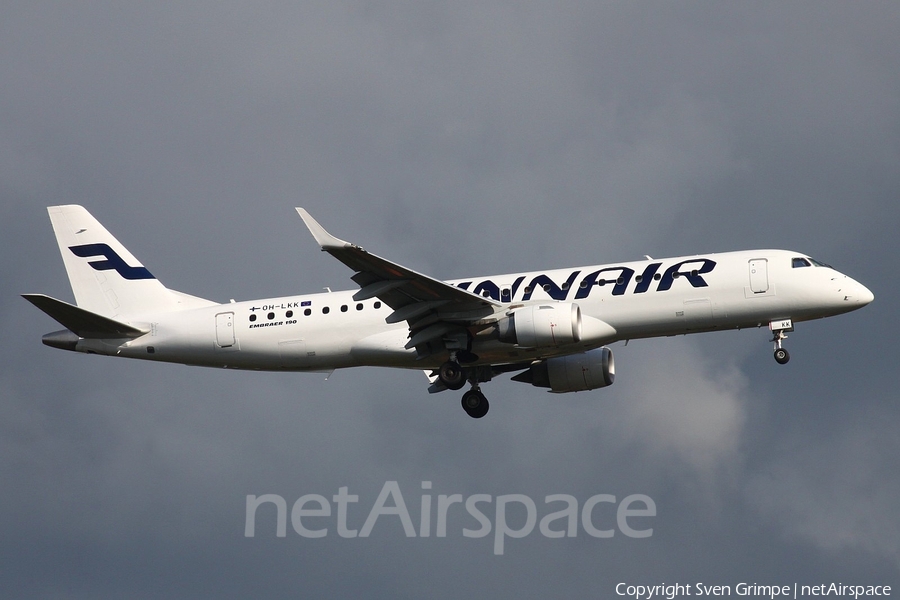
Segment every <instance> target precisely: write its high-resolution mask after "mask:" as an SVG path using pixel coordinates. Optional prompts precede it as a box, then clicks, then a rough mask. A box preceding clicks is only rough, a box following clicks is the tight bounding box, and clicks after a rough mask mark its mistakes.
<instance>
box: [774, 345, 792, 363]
mask: <svg viewBox="0 0 900 600" xmlns="http://www.w3.org/2000/svg"><path fill="white" fill-rule="evenodd" d="M789 360H791V355H790V354H788V351H787V350H785V349H784V348H778V349H777V350H775V362H777V363H778V364H779V365H786V364H787V362H788V361H789Z"/></svg>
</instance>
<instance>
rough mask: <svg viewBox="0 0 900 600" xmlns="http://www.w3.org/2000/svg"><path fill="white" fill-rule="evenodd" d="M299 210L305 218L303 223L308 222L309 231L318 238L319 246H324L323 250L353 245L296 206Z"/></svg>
mask: <svg viewBox="0 0 900 600" xmlns="http://www.w3.org/2000/svg"><path fill="white" fill-rule="evenodd" d="M294 209H295V210H296V211H297V214H298V215H300V218H301V219H303V223H305V224H306V228H307V229H309V232H310V233H311V234H312V236H313V237H314V238H315V239H316V242H318V244H319V246H321V247H322V250H326V249H328V248H346V247H347V246H351V245H352V244H350V243H349V242H345V241H344V240H342V239H339V238H336V237H334V236H333V235H331V234H330V233H328V232H327V231H325V228H324V227H322V226H321V225H320V224H319V222H318V221H316V220H315V219H314V218H313V217H312V215H311V214H309V212H308V211H307V210H306V209H305V208H301V207H299V206H297V207H294Z"/></svg>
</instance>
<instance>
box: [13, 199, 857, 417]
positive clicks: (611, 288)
mask: <svg viewBox="0 0 900 600" xmlns="http://www.w3.org/2000/svg"><path fill="white" fill-rule="evenodd" d="M48 211H49V213H50V220H51V222H52V224H53V230H54V232H55V233H56V239H57V242H58V244H59V249H60V252H61V253H62V257H63V262H64V263H65V266H66V271H67V272H68V276H69V282H70V283H71V285H72V291H73V292H74V294H75V302H76V305H72V304H69V303H67V302H63V301H61V300H57V299H55V298H51V297H49V296H45V295H42V294H25V295H24V296H23V297H24V298H25V299H26V300H28V301H29V302H31V303H32V304H34V305H35V306H36V307H38V308H39V309H41V310H42V311H44V312H45V313H47V314H48V315H49V316H50V317H52V318H53V319H55V320H56V321H57V322H59V323H60V324H61V325H62V326H63V327H65V329H64V330H62V331H57V332H54V333H48V334H47V335H45V336H44V337H43V343H44V344H46V345H47V346H51V347H54V348H61V349H63V350H73V351H76V352H85V353H88V354H105V355H107V356H121V357H126V358H140V359H144V360H156V361H162V362H172V363H183V364H187V365H201V366H206V367H221V368H228V369H253V370H267V371H317V372H331V371H333V370H335V369H340V368H346V367H357V366H378V367H398V368H406V369H420V370H423V371H425V373H426V376H427V377H428V379H429V381H430V383H431V385H430V387H429V388H428V391H429V392H432V393H434V392H440V391H443V390H446V389H451V390H458V389H461V388H462V387H464V386H465V385H466V383H468V384H469V385H470V389H469V391H467V392H466V393H465V394H463V397H462V406H463V409H464V410H465V411H466V413H467V414H468V415H469V416H471V417H474V418H481V417H483V416H484V415H485V414H486V413H487V411H488V407H489V405H488V401H487V399H486V398H485V396H484V394H482V392H481V389H480V385H481V384H482V383H485V382H487V381H490V380H491V379H492V378H493V377H494V376H496V375H498V374H501V373H514V372H518V374H516V375H514V376H513V377H512V379H513V380H514V381H520V382H524V383H530V384H531V385H534V386H538V387H545V388H549V391H551V392H554V393H564V392H577V391H583V390H592V389H596V388H602V387H605V386H608V385H611V384H612V383H613V380H614V379H615V362H614V360H613V353H612V350H610V349H609V348H608V345H609V344H612V343H613V342H617V341H620V340H626V341H627V340H630V339H636V338H652V337H661V336H672V335H681V334H688V333H697V332H703V331H720V330H726V329H741V328H747V327H763V326H768V328H769V329H770V330H771V331H772V335H773V337H772V340H771V341H772V342H773V343H774V348H775V360H776V361H778V362H779V363H781V364H785V363H787V362H788V360H789V358H790V356H789V355H788V352H787V350H786V349H785V348H784V347H783V346H782V341H783V340H784V339H785V338H786V337H787V335H786V333H787V332H790V331H793V329H794V324H795V323H797V322H800V321H809V320H812V319H820V318H823V317H830V316H833V315H838V314H841V313H846V312H850V311H852V310H856V309H858V308H862V307H863V306H865V305H867V304H868V303H870V302H871V301H872V300H873V299H874V296H873V295H872V292H870V291H869V290H868V289H866V287H865V286H863V285H862V284H860V283H857V282H856V281H854V280H853V279H851V278H850V277H847V276H846V275H843V274H841V273H839V272H838V271H836V270H835V269H833V268H832V267H830V266H828V265H826V264H824V263H821V262H819V261H816V260H813V259H812V258H810V257H809V256H806V255H805V254H802V253H799V252H791V251H785V250H749V251H742V252H725V253H719V254H702V255H696V256H679V257H675V258H663V259H654V258H651V257H649V256H647V257H645V260H641V261H632V262H622V263H613V264H603V265H593V266H586V267H575V268H570V269H560V270H554V271H539V272H529V273H513V274H509V275H497V276H491V277H472V278H467V279H459V280H454V281H446V282H445V281H439V280H437V279H433V278H431V277H429V276H427V275H422V274H420V273H417V272H415V271H413V270H411V269H408V268H406V267H403V266H401V265H398V264H396V263H393V262H391V261H389V260H386V259H384V258H380V257H378V256H375V255H374V254H370V253H369V252H367V251H365V250H364V249H362V248H361V247H359V246H357V245H355V244H351V243H349V242H345V241H343V240H340V239H338V238H336V237H334V236H333V235H331V234H329V233H328V232H327V231H325V229H324V228H323V227H322V226H321V225H319V223H318V222H316V221H315V220H314V219H313V218H312V217H311V216H310V215H309V213H308V212H306V211H305V210H304V209H302V208H298V209H297V212H298V213H299V214H300V217H301V218H302V219H303V221H304V223H305V224H306V226H307V228H309V231H310V232H311V233H312V235H313V237H314V238H315V240H316V242H318V243H319V245H320V246H321V249H322V250H323V251H325V252H328V253H329V254H331V255H332V256H334V257H335V258H337V259H338V260H339V261H341V262H342V263H344V264H345V265H347V266H348V267H350V268H351V269H352V270H353V271H354V274H353V275H352V276H351V279H352V280H353V281H354V282H355V283H356V284H357V285H358V286H359V288H360V289H358V290H356V291H345V292H329V293H318V294H309V295H297V296H289V297H283V298H262V299H260V300H253V301H250V302H234V301H233V300H232V301H231V302H230V303H228V304H219V303H216V302H212V301H210V300H204V299H202V298H197V297H195V296H190V295H187V294H183V293H181V292H176V291H174V290H170V289H168V288H166V287H165V286H164V285H163V284H162V283H161V282H160V281H159V280H158V279H157V278H156V277H154V276H153V275H152V274H151V273H150V271H148V270H147V269H146V268H145V267H144V266H143V265H142V264H141V263H140V262H139V261H138V260H137V259H136V258H135V257H134V256H132V254H131V253H130V252H128V250H126V249H125V247H124V246H122V244H120V243H119V241H118V240H116V238H114V237H113V236H112V235H111V234H110V233H109V232H108V231H107V230H106V229H105V228H104V227H103V226H102V225H101V224H100V223H99V222H98V221H97V220H96V219H94V217H92V216H91V215H90V213H88V211H87V210H85V209H84V208H83V207H81V206H75V205H70V206H51V207H50V208H48Z"/></svg>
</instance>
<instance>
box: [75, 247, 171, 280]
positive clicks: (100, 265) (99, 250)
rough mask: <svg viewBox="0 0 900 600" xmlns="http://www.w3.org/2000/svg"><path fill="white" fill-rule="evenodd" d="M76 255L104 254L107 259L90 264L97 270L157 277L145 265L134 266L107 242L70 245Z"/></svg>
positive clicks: (132, 276) (136, 276) (126, 277)
mask: <svg viewBox="0 0 900 600" xmlns="http://www.w3.org/2000/svg"><path fill="white" fill-rule="evenodd" d="M69 250H71V251H72V253H73V254H75V256H78V257H81V258H88V257H91V256H103V257H105V258H106V260H95V261H92V262H89V263H88V264H89V265H91V266H92V267H94V269H96V270H97V271H113V270H114V271H116V272H117V273H118V274H119V275H121V276H122V277H124V278H125V279H132V280H134V279H156V277H154V276H153V275H151V274H150V271H148V270H147V269H145V268H144V267H132V266H130V265H129V264H128V263H126V262H125V260H124V259H123V258H122V257H121V256H119V255H118V254H116V251H115V250H113V249H112V248H110V247H109V246H108V245H107V244H84V245H82V246H69Z"/></svg>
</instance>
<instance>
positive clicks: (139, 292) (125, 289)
mask: <svg viewBox="0 0 900 600" xmlns="http://www.w3.org/2000/svg"><path fill="white" fill-rule="evenodd" d="M47 212H49V213H50V221H51V222H52V223H53V231H54V233H55V234H56V241H57V243H58V244H59V251H60V253H61V254H62V258H63V262H64V263H65V265H66V272H67V273H68V275H69V283H71V284H72V292H73V293H74V294H75V302H76V304H77V305H78V306H79V307H80V308H83V309H85V310H88V311H91V312H94V313H97V314H99V315H103V316H106V317H116V316H118V315H137V314H142V313H149V312H160V311H170V310H179V309H183V308H189V307H191V306H196V305H198V304H213V303H212V302H209V301H206V300H201V299H199V298H193V297H191V296H185V295H183V294H179V293H177V292H172V291H171V290H169V289H167V288H166V287H165V286H164V285H163V284H162V283H160V281H159V280H158V279H156V277H154V276H153V275H152V274H151V273H150V271H148V270H147V269H146V268H145V267H144V265H142V264H141V263H140V261H138V260H137V259H136V258H135V257H134V256H133V255H132V254H131V253H130V252H129V251H128V250H127V249H126V248H125V246H123V245H122V244H120V243H119V241H118V240H117V239H116V238H115V237H113V236H112V234H111V233H109V231H107V230H106V228H105V227H103V225H101V224H100V222H99V221H97V219H95V218H94V217H93V216H91V214H90V213H89V212H88V211H87V210H86V209H85V208H84V207H82V206H77V205H74V204H72V205H67V206H51V207H48V208H47Z"/></svg>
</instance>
